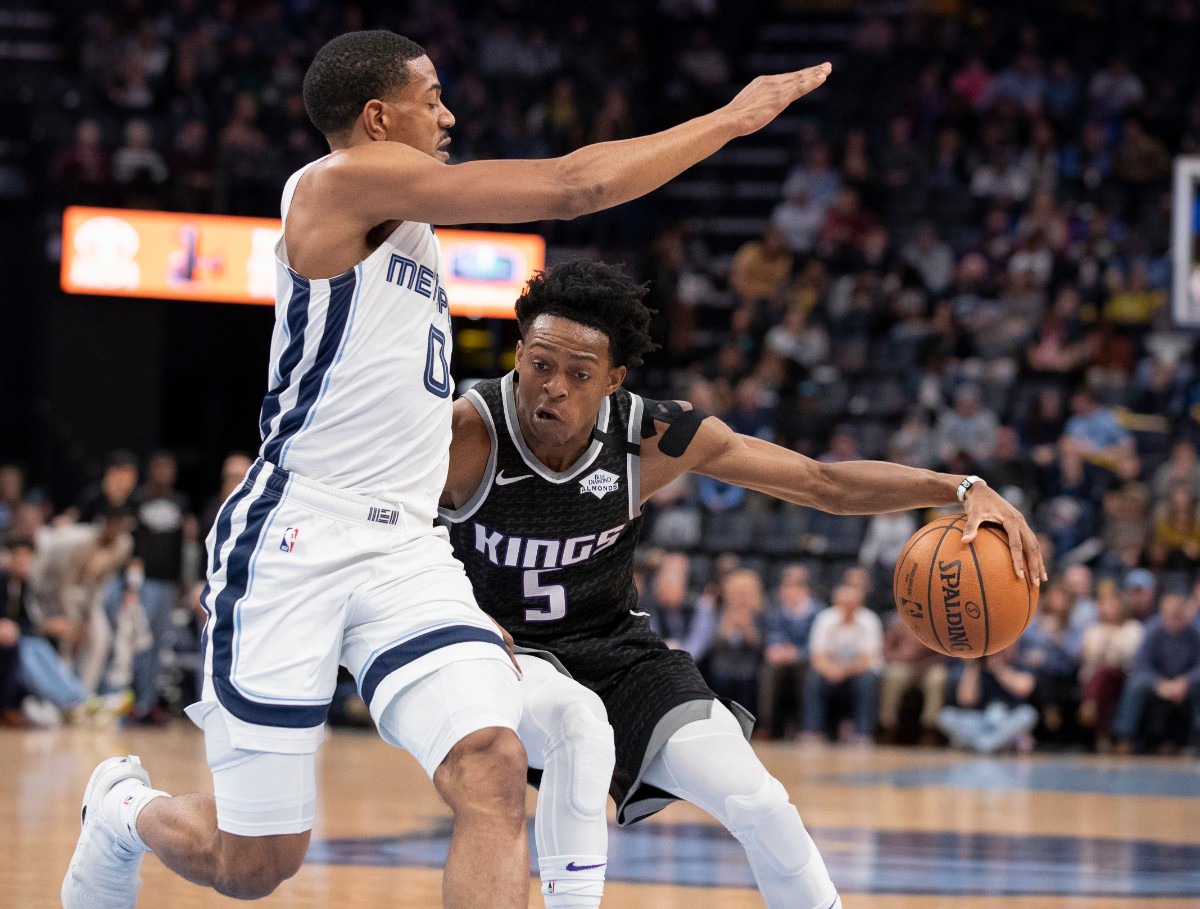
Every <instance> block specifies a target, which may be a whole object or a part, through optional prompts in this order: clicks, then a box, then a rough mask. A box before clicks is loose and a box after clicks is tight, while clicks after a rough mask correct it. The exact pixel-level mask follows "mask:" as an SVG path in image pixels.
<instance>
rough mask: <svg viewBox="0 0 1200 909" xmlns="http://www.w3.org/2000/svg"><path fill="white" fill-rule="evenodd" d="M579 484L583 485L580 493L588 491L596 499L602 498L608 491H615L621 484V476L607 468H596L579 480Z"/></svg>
mask: <svg viewBox="0 0 1200 909" xmlns="http://www.w3.org/2000/svg"><path fill="white" fill-rule="evenodd" d="M579 485H580V486H582V487H583V488H582V489H580V490H579V494H580V495H583V493H585V492H590V493H591V494H592V495H594V496H595V497H596V498H597V499H603V498H604V497H605V496H606V495H608V494H609V493H610V492H616V491H617V489H618V488H619V487H620V485H621V478H620V477H618V476H617V475H616V474H615V473H609V472H608V471H607V470H597V471H596V472H595V473H593V474H590V475H589V476H586V477H584V478H583V479H582V480H580V481H579Z"/></svg>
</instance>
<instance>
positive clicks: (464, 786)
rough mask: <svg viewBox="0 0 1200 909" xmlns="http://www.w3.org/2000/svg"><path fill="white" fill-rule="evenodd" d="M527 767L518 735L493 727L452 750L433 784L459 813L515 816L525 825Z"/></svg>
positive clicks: (440, 767)
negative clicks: (475, 812)
mask: <svg viewBox="0 0 1200 909" xmlns="http://www.w3.org/2000/svg"><path fill="white" fill-rule="evenodd" d="M527 767H528V759H527V758H526V756H525V747H524V746H523V745H522V744H521V740H520V739H519V738H518V737H517V733H516V732H515V731H514V730H512V729H505V728H501V727H491V728H488V729H481V730H479V731H477V732H473V733H471V734H470V735H468V736H466V737H465V738H463V739H462V740H461V741H460V742H458V744H456V745H455V746H454V747H453V748H451V749H450V753H449V754H447V755H446V758H445V760H444V761H442V763H441V765H440V766H439V767H438V769H437V771H436V772H435V773H434V777H433V781H434V784H435V785H436V787H437V790H438V792H439V794H440V795H441V796H442V798H443V799H445V801H446V804H448V805H449V806H450V808H451V810H452V811H454V813H455V814H461V813H463V812H465V811H478V812H486V813H489V814H498V815H507V814H513V815H519V816H520V817H521V822H522V823H524V818H525V779H526V769H527Z"/></svg>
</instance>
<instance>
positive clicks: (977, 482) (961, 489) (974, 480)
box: [955, 474, 987, 504]
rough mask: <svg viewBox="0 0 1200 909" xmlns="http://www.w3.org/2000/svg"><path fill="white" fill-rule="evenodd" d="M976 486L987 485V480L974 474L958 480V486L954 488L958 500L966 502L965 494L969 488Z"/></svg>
mask: <svg viewBox="0 0 1200 909" xmlns="http://www.w3.org/2000/svg"><path fill="white" fill-rule="evenodd" d="M977 486H987V481H985V480H984V479H983V477H978V476H976V475H975V474H971V475H970V476H966V477H963V478H962V480H960V481H959V484H958V488H957V489H956V490H955V496H956V497H957V498H958V501H959V502H961V503H963V504H966V501H967V496H968V495H969V494H970V492H971V490H972V489H974V488H975V487H977Z"/></svg>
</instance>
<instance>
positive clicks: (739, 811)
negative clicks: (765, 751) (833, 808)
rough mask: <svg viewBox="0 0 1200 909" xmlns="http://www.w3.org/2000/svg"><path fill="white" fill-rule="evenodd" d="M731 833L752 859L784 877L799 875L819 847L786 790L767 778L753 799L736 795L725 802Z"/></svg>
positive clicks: (752, 796)
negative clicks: (764, 863) (755, 858)
mask: <svg viewBox="0 0 1200 909" xmlns="http://www.w3.org/2000/svg"><path fill="white" fill-rule="evenodd" d="M725 811H726V818H725V820H726V824H727V826H728V827H729V831H730V833H732V834H733V835H734V836H735V837H737V839H738V841H739V842H740V843H741V844H742V845H743V846H744V847H745V848H746V850H747V852H749V853H750V854H751V855H756V856H761V857H762V858H764V859H766V861H767V862H768V863H769V864H770V866H771V868H772V869H773V870H774V871H775V872H776V873H777V874H781V875H785V876H788V875H793V874H799V873H800V872H801V871H803V870H804V868H805V867H806V866H807V865H808V863H809V861H811V859H812V858H813V856H814V855H816V846H815V845H814V843H813V841H812V837H811V836H809V835H808V831H807V830H806V829H805V828H804V822H803V821H801V820H800V815H799V813H798V812H797V811H796V808H795V806H794V805H792V803H791V802H790V801H789V800H788V794H787V790H786V789H784V788H783V784H782V783H781V782H779V780H777V779H775V778H774V777H771V776H768V777H767V781H766V782H765V783H763V785H762V788H761V789H759V790H758V791H757V792H755V793H754V794H753V795H733V796H730V797H729V798H727V799H726V800H725Z"/></svg>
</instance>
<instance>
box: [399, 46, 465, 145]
mask: <svg viewBox="0 0 1200 909" xmlns="http://www.w3.org/2000/svg"><path fill="white" fill-rule="evenodd" d="M388 104H389V106H390V107H392V108H394V109H395V111H396V113H397V114H398V116H396V117H392V118H389V122H388V140H389V141H392V142H403V143H404V144H405V145H411V146H412V147H413V148H415V149H416V150H417V151H421V152H424V153H425V154H427V155H430V156H431V157H434V158H437V159H438V160H439V161H449V160H450V151H449V146H450V127H452V126H453V125H454V114H452V113H450V110H449V108H447V107H446V105H445V104H443V103H442V84H441V83H440V82H439V81H438V76H437V70H435V69H434V68H433V62H432V61H431V60H430V59H429V58H428V57H417V59H415V60H410V61H408V84H407V85H406V86H404V88H403V89H401V90H400V93H399V94H398V95H397V96H396V97H395V98H393V99H392V100H391V101H389V102H388Z"/></svg>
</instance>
